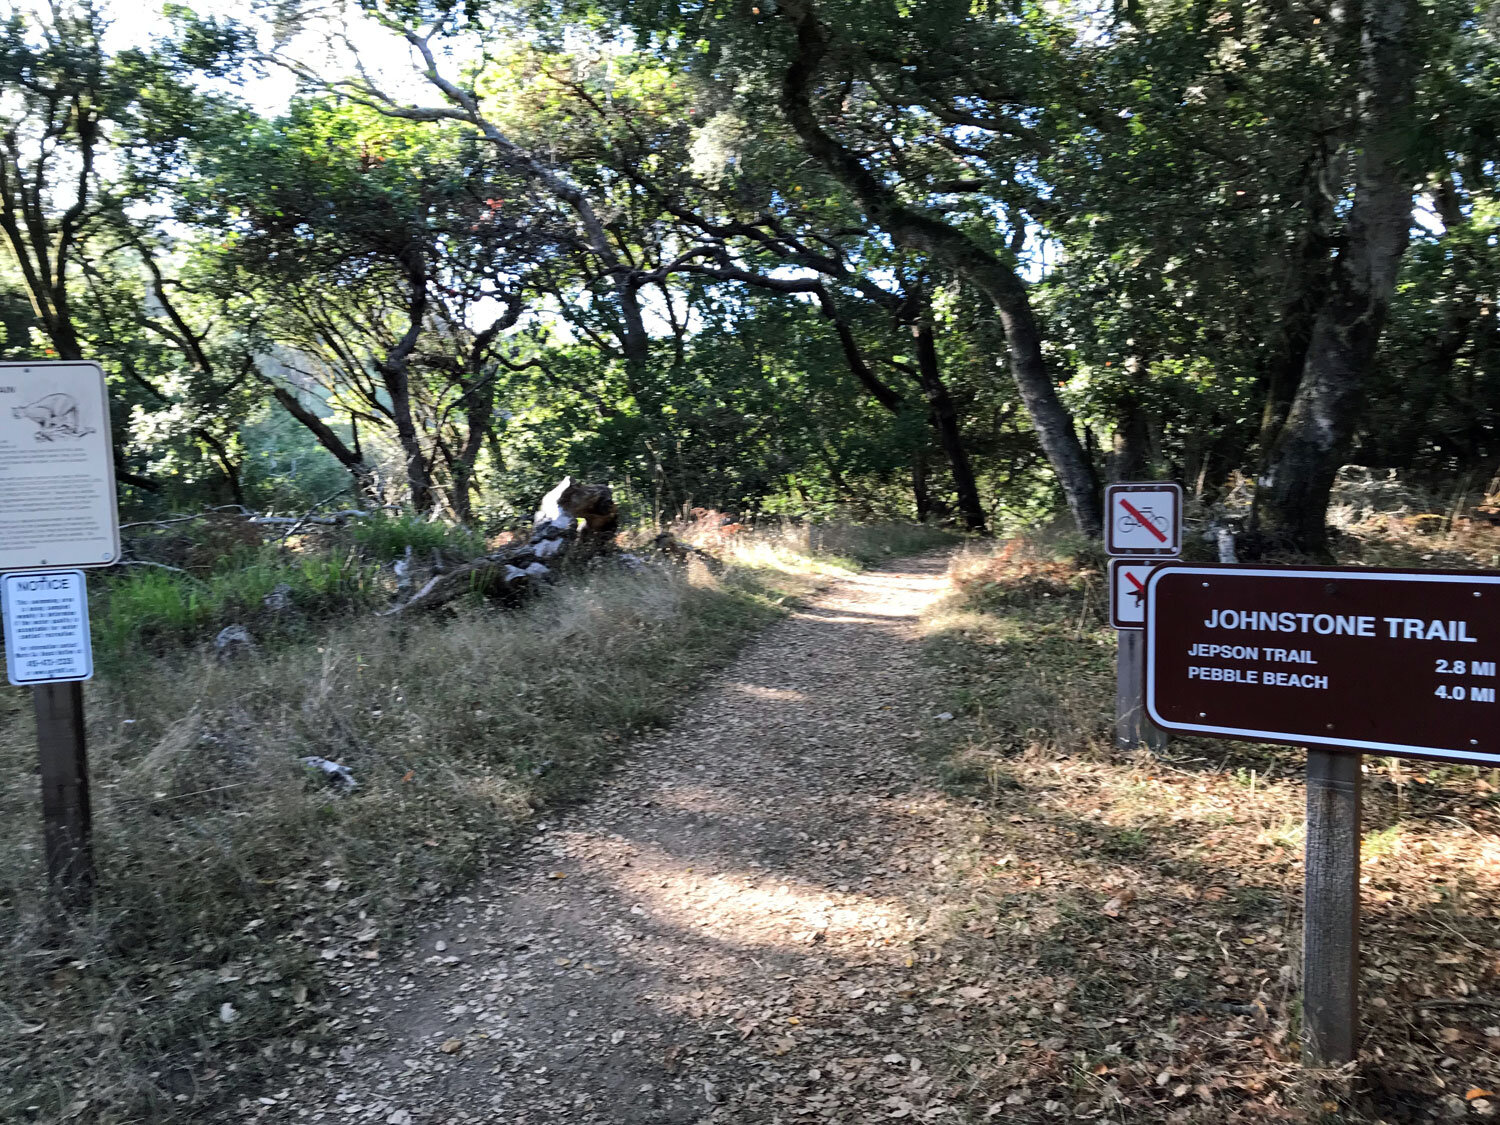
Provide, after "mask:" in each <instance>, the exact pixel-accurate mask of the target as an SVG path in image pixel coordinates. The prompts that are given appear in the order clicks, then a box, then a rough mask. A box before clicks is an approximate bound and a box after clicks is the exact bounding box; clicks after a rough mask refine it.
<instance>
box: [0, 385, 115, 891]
mask: <svg viewBox="0 0 1500 1125" xmlns="http://www.w3.org/2000/svg"><path fill="white" fill-rule="evenodd" d="M0 490H3V491H4V492H5V495H6V496H7V497H8V499H7V501H6V504H5V508H4V511H3V512H0V608H3V612H4V618H5V664H6V676H7V678H8V679H9V680H10V682H11V683H13V684H17V685H22V686H30V687H31V691H32V704H33V708H34V710H35V712H36V735H37V752H38V762H39V766H40V773H41V785H42V823H43V836H44V841H45V854H46V862H47V877H48V880H49V882H50V884H51V886H52V890H53V894H54V899H55V901H56V902H57V903H58V905H60V906H62V907H64V908H65V909H68V910H83V909H87V907H88V906H89V904H90V901H91V899H92V894H93V885H94V855H93V836H92V829H91V823H90V818H91V814H90V808H89V777H88V756H87V747H86V744H85V742H84V721H83V687H82V683H81V681H83V680H87V679H89V678H90V677H92V676H93V674H94V668H93V653H92V650H91V648H90V644H89V625H88V589H87V585H86V583H85V579H84V575H83V572H82V571H81V570H77V569H73V568H77V567H88V566H108V565H110V564H111V563H114V562H115V561H116V560H118V559H119V557H120V521H119V509H118V505H117V501H116V497H115V471H114V447H113V444H112V442H111V440H110V426H109V391H108V388H107V386H106V385H105V381H104V372H103V370H102V369H101V368H100V367H99V365H98V364H97V363H87V362H71V361H68V362H61V363H0ZM63 568H68V569H63Z"/></svg>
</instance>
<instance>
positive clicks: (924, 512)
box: [911, 449, 932, 523]
mask: <svg viewBox="0 0 1500 1125" xmlns="http://www.w3.org/2000/svg"><path fill="white" fill-rule="evenodd" d="M927 474H928V466H927V450H925V449H919V450H917V454H916V456H915V457H913V458H912V462H911V494H912V499H913V500H914V501H916V505H917V522H918V523H926V522H927V521H928V520H929V519H930V518H931V517H932V493H931V491H930V490H929V489H928V487H927Z"/></svg>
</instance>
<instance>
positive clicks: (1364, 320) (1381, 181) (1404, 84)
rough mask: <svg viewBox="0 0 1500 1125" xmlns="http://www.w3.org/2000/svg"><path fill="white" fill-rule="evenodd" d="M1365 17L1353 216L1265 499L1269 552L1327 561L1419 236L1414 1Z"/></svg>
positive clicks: (1375, 1)
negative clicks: (1382, 345) (1334, 497)
mask: <svg viewBox="0 0 1500 1125" xmlns="http://www.w3.org/2000/svg"><path fill="white" fill-rule="evenodd" d="M1356 11H1358V12H1359V18H1360V19H1361V52H1362V56H1363V57H1362V66H1361V71H1362V74H1361V77H1362V91H1361V106H1360V125H1361V129H1360V132H1361V136H1360V138H1359V139H1360V142H1361V152H1360V153H1359V157H1358V161H1357V172H1356V186H1355V195H1354V205H1353V207H1352V208H1351V209H1350V212H1349V223H1348V234H1347V238H1346V241H1345V245H1344V247H1343V249H1342V250H1341V251H1340V253H1339V256H1338V258H1337V260H1336V261H1335V263H1334V268H1333V277H1332V283H1331V287H1330V292H1329V296H1328V300H1327V301H1326V302H1325V303H1324V305H1323V308H1322V309H1321V310H1320V311H1319V313H1318V318H1317V321H1316V323H1315V324H1314V326H1313V334H1312V340H1311V342H1310V344H1309V345H1308V352H1307V362H1306V365H1305V367H1304V370H1303V375H1302V381H1301V384H1300V386H1299V387H1298V388H1297V394H1296V396H1295V397H1294V399H1293V400H1292V407H1291V410H1290V412H1289V413H1288V415H1287V420H1286V424H1285V425H1284V426H1283V427H1282V429H1281V433H1280V435H1279V437H1278V439H1277V442H1276V446H1275V448H1274V449H1273V450H1272V453H1271V457H1270V460H1269V464H1268V465H1267V468H1266V471H1265V473H1264V474H1263V475H1262V476H1261V479H1260V487H1259V489H1258V490H1257V499H1258V500H1259V501H1260V502H1261V503H1260V508H1261V512H1262V519H1261V521H1260V522H1261V531H1262V534H1263V535H1264V536H1265V537H1266V540H1267V541H1268V542H1269V543H1271V544H1273V545H1280V546H1285V547H1289V548H1291V549H1293V550H1298V551H1303V552H1307V553H1311V554H1316V555H1325V556H1326V555H1327V553H1328V529H1327V526H1326V522H1325V521H1326V516H1327V511H1328V497H1329V493H1330V492H1331V491H1332V489H1333V482H1334V478H1335V476H1336V474H1337V473H1338V470H1339V467H1340V465H1342V464H1343V462H1344V458H1345V456H1346V454H1347V450H1348V447H1349V442H1350V439H1351V437H1352V435H1353V431H1354V425H1355V422H1356V421H1357V420H1358V415H1359V409H1360V405H1361V403H1362V392H1363V389H1364V383H1365V380H1366V378H1367V377H1368V374H1369V370H1370V365H1371V361H1372V360H1373V358H1374V355H1375V347H1376V345H1377V343H1378V342H1379V340H1380V332H1381V329H1382V328H1383V327H1384V324H1385V319H1386V313H1387V311H1388V310H1389V308H1390V302H1391V296H1392V294H1393V293H1394V291H1395V286H1396V271H1397V269H1398V268H1399V266H1400V264H1401V256H1402V254H1403V253H1404V252H1405V250H1406V245H1407V241H1408V238H1409V236H1410V228H1411V208H1412V189H1411V182H1412V180H1411V173H1410V171H1409V169H1408V166H1407V165H1408V159H1409V153H1410V148H1411V146H1412V144H1413V126H1412V121H1411V117H1412V103H1413V101H1414V98H1415V84H1416V69H1417V68H1416V58H1415V51H1414V48H1413V45H1412V38H1411V37H1412V35H1413V29H1412V28H1411V27H1410V26H1409V23H1410V15H1411V11H1412V8H1411V0H1366V3H1365V4H1364V5H1363V7H1362V9H1358V8H1357V9H1356Z"/></svg>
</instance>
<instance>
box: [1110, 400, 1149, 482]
mask: <svg viewBox="0 0 1500 1125" xmlns="http://www.w3.org/2000/svg"><path fill="white" fill-rule="evenodd" d="M1150 464H1151V423H1150V420H1149V419H1148V418H1147V417H1146V411H1145V408H1144V407H1142V406H1141V402H1140V399H1138V398H1137V397H1136V396H1135V395H1134V394H1130V395H1127V396H1126V398H1125V401H1124V402H1122V403H1121V404H1120V413H1119V417H1118V418H1117V419H1116V421H1115V433H1114V440H1113V443H1112V447H1111V449H1110V453H1109V479H1110V480H1111V481H1116V482H1118V481H1131V480H1144V479H1145V478H1146V477H1147V475H1148V471H1149V466H1150Z"/></svg>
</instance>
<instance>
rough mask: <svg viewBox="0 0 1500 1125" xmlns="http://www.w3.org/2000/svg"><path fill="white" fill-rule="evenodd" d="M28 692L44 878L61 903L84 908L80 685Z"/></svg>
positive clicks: (86, 830)
mask: <svg viewBox="0 0 1500 1125" xmlns="http://www.w3.org/2000/svg"><path fill="white" fill-rule="evenodd" d="M31 695H32V703H33V705H34V707H35V709H36V745H37V753H38V758H39V761H40V764H41V773H42V826H43V838H44V842H45V846H46V854H47V879H48V881H49V882H50V883H51V885H52V888H53V892H54V894H55V896H56V897H57V899H58V902H59V903H60V905H63V906H65V907H66V908H68V909H69V910H85V909H87V908H88V906H89V903H90V902H91V901H92V898H93V891H94V833H93V824H92V815H93V814H92V812H91V811H90V806H89V763H88V754H87V748H86V745H85V742H84V737H83V684H81V683H79V682H77V681H74V682H72V683H63V684H39V685H37V686H36V687H33V688H32V689H31Z"/></svg>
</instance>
